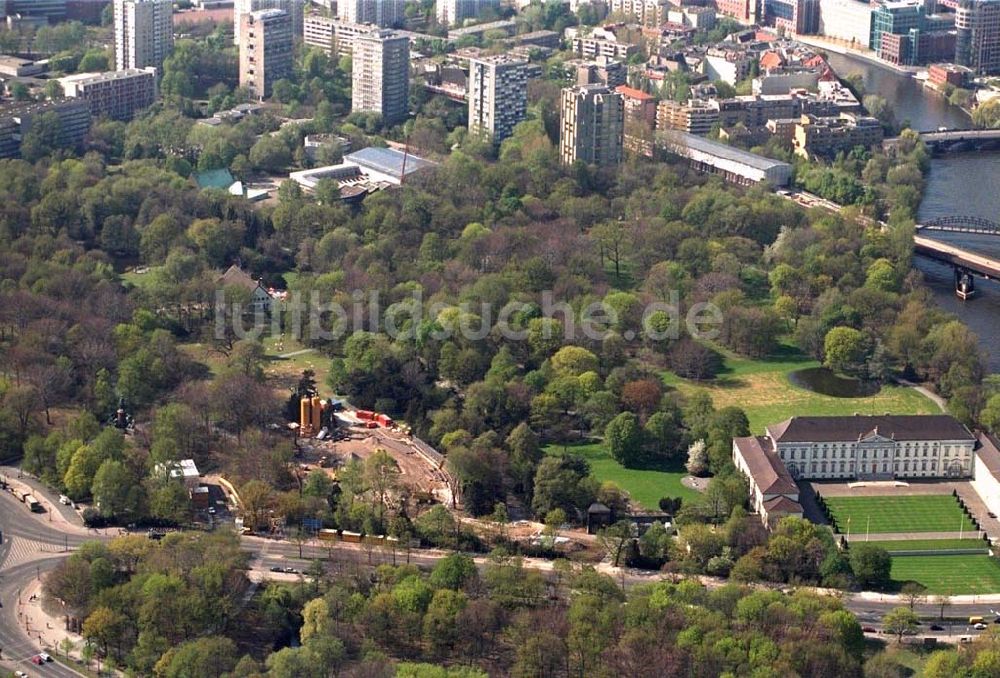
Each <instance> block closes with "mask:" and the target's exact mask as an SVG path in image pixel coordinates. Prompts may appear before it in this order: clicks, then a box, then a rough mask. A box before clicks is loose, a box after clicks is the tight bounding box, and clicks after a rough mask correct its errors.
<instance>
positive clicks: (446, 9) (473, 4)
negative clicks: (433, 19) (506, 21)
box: [435, 0, 500, 26]
mask: <svg viewBox="0 0 1000 678" xmlns="http://www.w3.org/2000/svg"><path fill="white" fill-rule="evenodd" d="M435 11H436V14H437V21H438V23H439V24H441V25H442V26H461V25H462V22H463V21H465V20H466V19H478V18H479V17H481V16H482V15H483V14H485V13H487V12H492V13H493V14H499V12H500V0H437V3H436V4H435Z"/></svg>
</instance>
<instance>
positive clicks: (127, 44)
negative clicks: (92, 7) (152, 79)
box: [114, 0, 174, 71]
mask: <svg viewBox="0 0 1000 678" xmlns="http://www.w3.org/2000/svg"><path fill="white" fill-rule="evenodd" d="M114 2H115V4H114V19H115V69H116V70H119V71H124V70H126V69H129V68H146V67H147V66H153V67H155V68H157V69H158V70H159V69H162V68H163V61H164V60H165V59H166V58H167V57H168V56H169V55H170V52H171V51H172V50H173V48H174V24H173V13H174V8H173V2H172V0H114Z"/></svg>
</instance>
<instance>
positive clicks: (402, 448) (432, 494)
mask: <svg viewBox="0 0 1000 678" xmlns="http://www.w3.org/2000/svg"><path fill="white" fill-rule="evenodd" d="M291 427H292V428H294V429H295V430H296V431H297V433H298V440H297V447H298V450H299V462H300V465H301V467H302V468H303V469H305V470H311V469H313V468H320V469H323V470H325V471H326V472H327V473H328V474H330V476H331V477H333V478H336V477H337V471H338V470H339V469H340V468H341V467H342V466H343V465H345V464H347V463H348V462H350V461H351V460H359V461H361V462H364V461H365V460H366V459H367V458H368V457H370V456H371V455H373V454H374V453H375V452H376V451H378V450H385V451H386V452H388V453H389V454H390V455H391V456H392V458H393V460H394V461H395V462H396V464H397V466H398V467H399V474H400V482H401V483H402V484H404V485H408V486H409V487H410V488H412V490H413V492H414V493H415V495H416V496H417V497H419V498H424V499H425V500H426V501H436V502H440V503H442V504H444V505H446V506H450V505H451V502H452V490H451V485H450V482H449V476H448V472H447V471H446V470H445V468H444V457H443V456H442V455H441V454H440V453H439V452H437V450H435V449H434V448H432V447H431V446H430V445H428V444H427V443H425V442H424V441H422V440H420V439H419V438H416V437H414V436H413V435H412V434H411V433H410V431H409V429H408V427H406V426H405V425H400V424H399V423H397V422H395V421H393V420H392V419H391V418H390V417H389V416H388V415H385V414H380V413H377V412H372V411H369V410H357V409H354V408H352V407H350V405H348V404H347V403H344V402H343V401H339V400H332V399H321V398H319V397H318V396H312V397H303V398H302V399H301V402H300V408H299V421H298V422H295V423H294V424H292V425H291Z"/></svg>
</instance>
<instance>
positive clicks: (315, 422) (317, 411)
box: [311, 395, 323, 432]
mask: <svg viewBox="0 0 1000 678" xmlns="http://www.w3.org/2000/svg"><path fill="white" fill-rule="evenodd" d="M311 410H312V430H313V431H317V432H318V431H319V430H320V429H321V428H322V427H323V422H322V417H323V410H322V406H321V405H320V400H319V396H318V395H314V396H313V397H312V407H311Z"/></svg>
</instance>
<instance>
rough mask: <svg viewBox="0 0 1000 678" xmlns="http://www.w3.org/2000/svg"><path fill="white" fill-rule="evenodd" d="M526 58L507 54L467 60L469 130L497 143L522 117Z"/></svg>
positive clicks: (526, 95) (509, 132) (523, 116)
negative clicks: (517, 57) (522, 58)
mask: <svg viewBox="0 0 1000 678" xmlns="http://www.w3.org/2000/svg"><path fill="white" fill-rule="evenodd" d="M527 65H528V62H526V61H523V60H520V59H516V58H514V57H511V56H507V55H497V56H490V57H484V58H482V59H470V60H469V132H471V133H472V134H475V135H479V136H482V137H486V138H489V139H492V140H493V144H494V145H496V146H499V145H500V142H502V141H503V140H504V139H506V138H507V137H509V136H510V135H511V134H513V132H514V126H515V125H517V123H519V122H521V121H522V120H524V118H525V115H526V113H527V107H528V71H527Z"/></svg>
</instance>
